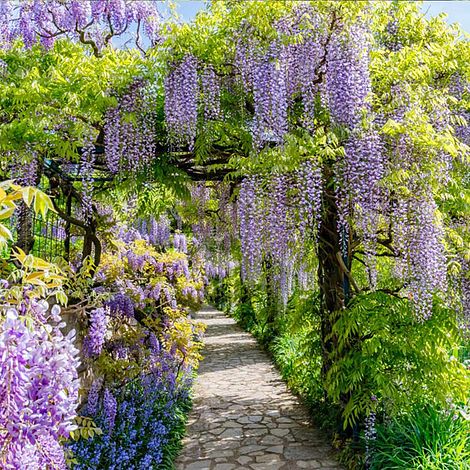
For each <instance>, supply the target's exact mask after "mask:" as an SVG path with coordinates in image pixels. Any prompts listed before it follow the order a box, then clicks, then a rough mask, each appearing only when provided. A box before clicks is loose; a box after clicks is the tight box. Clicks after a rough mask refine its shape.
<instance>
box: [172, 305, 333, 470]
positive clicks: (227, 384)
mask: <svg viewBox="0 0 470 470" xmlns="http://www.w3.org/2000/svg"><path fill="white" fill-rule="evenodd" d="M197 318H198V320H201V321H204V322H205V323H206V324H207V332H206V345H205V348H204V351H203V354H204V356H205V359H204V360H203V362H202V363H201V367H200V371H199V376H198V379H197V382H196V385H195V390H194V393H195V399H194V408H193V411H192V413H191V416H190V421H189V425H188V430H187V431H188V432H187V437H186V439H185V447H184V450H183V453H182V455H181V457H180V459H179V460H178V462H177V468H178V470H197V469H208V470H232V469H248V470H249V469H253V470H261V469H273V470H276V469H279V470H281V469H283V470H285V469H292V470H296V469H300V468H323V469H339V468H340V466H339V465H338V464H337V463H336V462H335V460H334V458H333V454H332V450H331V448H330V446H329V445H328V443H327V442H326V441H325V438H324V436H322V434H321V433H320V431H318V430H317V429H315V428H314V427H313V426H312V425H311V424H310V422H309V419H308V413H307V411H306V409H305V408H304V407H303V406H302V405H301V404H300V403H299V402H298V400H297V399H296V398H295V397H294V396H293V395H292V394H291V393H290V392H289V391H288V390H287V388H286V386H285V384H284V382H283V381H282V380H281V379H280V377H279V374H278V372H277V371H276V370H275V368H274V366H273V365H272V363H271V361H270V359H269V358H268V356H267V355H266V353H264V352H263V351H262V350H261V349H260V348H259V346H258V345H257V343H256V341H255V340H254V339H253V338H252V337H251V336H250V335H249V334H248V333H246V332H244V331H242V330H241V328H240V327H239V326H238V325H236V323H235V322H234V321H233V320H232V319H230V318H227V317H225V316H224V315H223V314H221V312H218V311H217V310H215V309H213V308H211V307H207V308H205V309H203V310H202V311H201V312H200V313H199V314H198V316H197Z"/></svg>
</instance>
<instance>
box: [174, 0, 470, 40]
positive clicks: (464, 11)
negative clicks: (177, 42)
mask: <svg viewBox="0 0 470 470" xmlns="http://www.w3.org/2000/svg"><path fill="white" fill-rule="evenodd" d="M176 3H177V5H178V11H179V13H180V15H181V16H182V17H183V18H184V19H185V20H187V21H190V20H191V19H192V18H194V15H195V14H196V13H197V11H198V10H200V9H201V8H203V7H204V4H205V2H204V1H203V0H199V1H198V0H177V1H176ZM423 3H424V4H423V12H426V14H427V16H436V15H438V14H439V13H447V15H448V19H447V20H448V21H449V23H455V22H457V23H460V25H461V26H462V28H463V29H464V30H465V31H467V32H468V33H470V1H465V0H463V1H427V2H423Z"/></svg>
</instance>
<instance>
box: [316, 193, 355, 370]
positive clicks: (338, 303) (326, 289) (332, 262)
mask: <svg viewBox="0 0 470 470" xmlns="http://www.w3.org/2000/svg"><path fill="white" fill-rule="evenodd" d="M318 238H319V240H318V279H319V283H320V314H321V341H322V354H323V367H322V375H323V378H326V375H327V373H328V371H329V370H330V368H331V354H332V352H333V351H334V350H335V349H336V345H337V338H335V337H334V336H331V332H332V327H333V324H334V322H335V321H336V318H337V315H338V313H339V312H341V310H343V309H344V308H345V306H346V304H347V301H348V298H347V297H348V291H349V283H348V279H347V277H346V276H345V273H344V270H343V269H342V268H341V266H340V263H339V261H338V256H341V257H342V250H341V240H340V237H339V234H338V207H337V205H336V200H335V194H334V190H332V189H326V190H325V193H324V199H323V215H322V220H321V226H320V231H319V237H318ZM343 261H344V264H345V265H346V266H349V265H350V262H349V260H348V259H344V258H343Z"/></svg>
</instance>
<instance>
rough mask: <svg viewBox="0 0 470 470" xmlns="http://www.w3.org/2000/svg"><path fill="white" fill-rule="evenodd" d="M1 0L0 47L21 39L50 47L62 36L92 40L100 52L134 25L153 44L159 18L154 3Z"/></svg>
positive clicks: (27, 43) (133, 0) (134, 0)
mask: <svg viewBox="0 0 470 470" xmlns="http://www.w3.org/2000/svg"><path fill="white" fill-rule="evenodd" d="M17 3H18V2H15V1H14V0H2V2H1V3H0V46H1V45H2V43H3V45H5V44H8V43H10V42H11V41H13V40H14V39H16V38H21V39H22V40H23V42H24V44H25V46H26V47H32V46H33V45H34V44H37V43H40V44H42V45H43V46H44V47H47V48H50V47H52V45H53V44H54V41H55V40H56V39H57V38H58V37H61V36H72V37H75V38H76V39H77V40H80V41H82V42H85V43H86V42H87V41H93V42H94V44H95V45H96V47H97V49H98V51H100V50H101V49H102V48H103V47H104V46H106V45H107V44H108V42H109V35H110V34H111V36H113V35H121V34H123V33H124V32H125V31H126V30H127V28H128V27H129V26H130V25H131V24H132V23H138V27H139V29H140V30H141V31H140V32H141V34H145V35H146V36H147V37H148V39H149V40H150V42H151V43H152V44H154V43H155V42H156V41H157V40H158V35H159V27H158V25H159V20H160V15H159V13H158V10H157V3H158V2H157V1H155V0H145V1H142V0H67V1H61V0H23V1H21V2H20V3H19V5H17Z"/></svg>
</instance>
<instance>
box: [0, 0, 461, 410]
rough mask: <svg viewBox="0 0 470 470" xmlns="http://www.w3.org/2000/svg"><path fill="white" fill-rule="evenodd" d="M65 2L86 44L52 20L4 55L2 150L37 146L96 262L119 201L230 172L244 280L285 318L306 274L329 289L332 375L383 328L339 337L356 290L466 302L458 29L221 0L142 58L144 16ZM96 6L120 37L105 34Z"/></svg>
mask: <svg viewBox="0 0 470 470" xmlns="http://www.w3.org/2000/svg"><path fill="white" fill-rule="evenodd" d="M45 3H47V2H45ZM53 3H54V5H55V4H56V3H57V5H58V4H61V5H62V2H53ZM75 3H76V2H75ZM91 3H92V4H93V2H91ZM105 3H106V2H96V4H102V5H105ZM136 3H139V4H142V8H143V6H144V3H146V2H136ZM149 3H150V2H149ZM127 4H128V5H130V4H131V3H129V2H128V3H127ZM61 8H62V7H61ZM129 8H130V7H129ZM28 11H29V10H25V11H24V12H23V11H21V12H20V15H26V14H29V13H28ZM63 13H64V15H65V17H67V15H66V11H65V10H64V12H63ZM68 13H69V14H70V15H72V20H73V21H72V23H73V24H75V28H72V33H71V32H70V31H69V32H68V33H69V34H73V35H75V36H76V38H77V39H78V41H79V44H78V45H77V44H73V43H70V42H68V41H65V40H64V41H58V42H57V43H56V44H54V45H52V44H50V43H49V42H51V41H52V40H53V39H54V38H55V37H56V36H57V37H60V36H61V35H64V36H65V35H67V31H68V30H67V24H68V23H67V22H64V24H63V25H61V24H60V21H59V18H55V17H54V15H52V17H50V18H49V20H50V21H51V23H52V25H53V26H54V27H55V28H56V29H55V30H53V31H50V35H49V37H46V38H45V39H44V41H43V42H44V43H45V44H44V45H45V46H46V47H48V48H49V49H48V50H44V49H42V48H41V47H40V46H39V45H34V41H32V40H30V38H29V37H26V36H25V37H23V39H24V42H25V45H26V46H27V47H30V48H31V49H29V50H25V49H24V48H23V47H22V45H21V44H16V45H13V46H12V47H11V48H9V49H7V50H5V51H2V52H1V55H0V57H1V58H2V61H3V62H2V63H5V64H6V68H5V70H6V71H5V72H4V74H5V76H6V77H7V79H6V80H5V81H4V82H3V83H2V85H0V100H1V104H2V106H1V109H0V149H1V150H2V152H3V155H4V157H5V158H6V161H8V162H15V163H16V162H17V161H18V155H21V160H20V161H21V165H20V167H21V170H20V171H22V172H24V171H25V168H30V165H36V163H35V162H34V161H33V162H32V161H31V155H34V156H35V157H34V159H37V160H38V161H39V162H40V165H39V167H40V168H43V169H44V170H43V171H42V174H41V172H40V173H39V174H37V175H36V176H35V178H36V179H38V178H40V176H45V177H46V178H47V180H48V184H49V187H50V190H51V192H52V193H53V194H55V195H57V196H59V195H61V196H62V197H65V198H66V199H67V198H69V199H67V201H70V198H73V199H74V201H76V204H75V209H76V212H75V213H74V212H73V211H72V210H71V208H70V203H69V202H67V204H69V205H68V206H66V207H65V208H62V207H60V206H58V205H57V206H56V209H57V211H58V213H59V215H60V216H61V217H62V218H63V219H64V220H65V221H66V223H68V224H71V225H74V226H76V227H79V228H81V230H82V234H84V235H85V237H84V238H85V240H84V245H83V255H84V256H88V255H91V254H92V253H94V256H95V264H98V262H99V254H100V240H99V234H97V230H98V229H99V221H100V214H99V205H98V204H97V201H99V200H100V198H101V200H103V201H106V193H111V194H112V196H111V198H109V197H108V202H109V199H112V198H113V194H114V195H115V194H116V193H115V191H116V188H119V190H120V191H122V193H126V194H132V193H137V192H139V193H140V194H141V195H142V194H144V193H145V194H146V196H145V197H144V196H141V197H140V198H139V202H140V203H142V210H143V212H145V211H147V212H149V211H151V208H152V204H154V202H155V201H154V200H153V199H152V197H153V194H154V193H155V191H156V188H157V187H159V186H160V185H165V186H167V187H169V188H171V190H172V191H173V192H172V194H176V195H177V196H178V195H180V194H181V188H182V187H183V186H184V185H185V184H186V183H188V181H190V180H193V181H198V182H207V181H213V180H215V181H224V182H229V183H231V184H232V186H234V185H235V183H236V185H237V190H236V191H235V192H236V195H235V196H236V199H237V206H238V212H237V214H236V216H235V215H234V214H233V213H231V215H232V216H233V219H232V220H231V223H232V224H233V225H236V224H239V230H240V233H239V235H240V244H241V254H240V256H239V258H240V264H241V275H242V277H243V281H244V283H245V285H246V286H253V285H255V284H256V283H264V284H266V285H267V289H266V290H267V292H268V299H269V309H270V312H269V314H270V316H269V319H270V320H271V321H272V322H274V320H275V313H276V312H278V313H279V312H282V311H283V309H284V308H285V304H286V303H287V299H288V298H289V295H290V294H291V293H292V292H293V290H294V289H295V288H297V287H298V286H300V285H302V283H303V280H305V279H306V280H307V283H309V284H310V285H309V288H310V289H312V288H318V291H319V294H320V305H321V308H320V311H321V314H320V317H321V331H322V346H323V366H324V367H323V368H324V376H325V378H326V377H328V376H329V379H328V380H329V381H330V384H331V383H333V384H334V383H336V382H335V381H336V378H335V373H337V370H335V369H334V368H333V366H334V361H338V360H339V359H338V357H339V356H338V351H339V349H341V348H345V349H346V350H347V349H348V348H349V349H353V348H360V347H361V344H362V343H363V342H364V341H365V340H367V339H370V338H367V337H361V336H360V335H358V334H357V335H356V334H354V333H353V334H352V335H350V336H349V337H348V341H347V344H346V345H345V344H344V338H340V337H339V334H338V332H337V331H338V330H337V328H336V326H337V325H338V322H339V321H340V320H341V318H342V314H343V312H344V311H345V310H346V309H347V308H348V306H350V303H351V302H352V300H353V299H354V298H355V297H360V298H366V297H367V295H368V294H369V293H374V292H381V293H383V294H385V295H386V296H390V298H391V299H394V298H396V297H399V298H400V300H401V299H402V298H404V299H409V303H410V304H411V305H412V308H413V309H414V312H415V314H416V319H417V320H416V321H425V320H426V319H427V318H429V317H430V316H431V315H432V310H433V305H435V304H436V303H445V304H447V305H448V306H449V307H451V308H453V309H455V310H458V311H460V313H462V312H464V311H467V312H468V305H467V304H465V299H467V297H465V296H461V297H460V298H461V299H464V300H463V301H460V300H457V301H455V302H454V303H453V304H452V303H451V302H450V301H449V300H448V299H447V298H446V297H445V295H444V294H443V293H444V292H445V291H446V289H448V288H449V287H448V285H447V284H448V280H449V278H450V277H452V276H454V277H455V279H457V281H456V282H455V283H454V284H453V285H454V287H455V286H456V287H455V288H456V289H457V290H459V289H462V286H464V283H463V282H462V281H461V279H462V278H463V277H464V276H466V275H467V273H466V266H468V256H469V254H468V243H467V242H468V214H469V210H468V207H469V206H468V204H469V203H468V147H467V144H468V127H467V123H466V121H465V116H466V115H468V110H466V106H467V105H466V103H467V102H468V79H469V75H470V71H469V69H468V64H469V63H470V61H469V58H470V57H469V56H470V49H469V46H468V42H467V41H464V40H460V38H459V32H458V31H457V30H455V29H451V28H448V27H447V26H445V24H444V23H443V22H442V21H439V20H435V21H431V22H427V21H425V20H424V19H423V18H421V17H420V15H419V13H418V10H417V7H416V6H415V5H411V4H407V3H403V4H400V2H393V3H392V4H388V3H385V2H370V3H369V2H368V3H367V4H366V3H364V2H358V3H357V4H356V3H354V4H351V3H349V2H344V3H343V2H269V3H263V2H236V1H233V2H232V1H226V2H220V1H214V2H213V3H212V4H211V6H210V8H209V11H208V12H203V13H201V14H199V15H198V17H197V18H196V20H195V22H194V23H192V24H190V25H187V24H176V23H170V24H168V25H167V27H166V28H164V29H163V30H161V31H160V32H159V35H158V38H157V37H156V36H155V37H153V36H152V37H153V39H152V40H153V43H154V44H153V47H152V48H151V49H149V50H148V51H147V52H146V54H145V55H141V54H140V53H138V52H136V51H119V50H112V49H110V48H109V47H106V46H107V45H108V43H109V42H110V40H111V38H112V36H113V35H114V34H115V33H116V31H122V30H124V29H125V28H127V22H128V21H131V20H132V21H137V23H138V25H139V26H138V28H140V24H141V23H142V22H143V21H144V17H145V15H146V14H148V12H147V13H146V12H144V10H142V11H140V10H135V11H134V10H129V11H127V13H126V14H124V13H122V12H116V11H111V10H110V11H108V12H107V11H106V10H103V11H101V10H99V11H98V10H97V11H92V10H90V11H89V12H88V11H84V12H79V13H73V12H72V10H70V11H69V12H68ZM31 14H32V13H31ZM73 15H75V16H73ZM77 15H78V16H77ZM80 15H81V16H80ZM87 15H90V18H92V19H93V21H95V23H96V24H99V22H102V23H103V24H104V27H105V28H106V30H107V31H108V34H105V35H104V36H103V35H98V36H93V34H94V35H96V34H98V33H97V32H96V30H95V29H93V28H94V27H92V26H91V25H90V26H87V25H88V23H87V22H86V21H85V19H86V18H87ZM113 15H114V16H113ZM392 17H393V18H396V19H395V20H390V18H392ZM69 19H70V18H69ZM90 21H91V20H90ZM82 23H83V24H82ZM38 24H39V22H38ZM152 24H153V23H152ZM49 26H50V25H49ZM117 26H119V28H118V27H117ZM40 28H42V32H40V34H39V37H41V38H43V37H44V30H45V29H47V28H48V27H47V28H45V27H44V25H39V29H40ZM86 28H91V29H90V31H91V32H90V34H89V35H88V36H87V33H86ZM152 28H153V29H152ZM147 29H148V30H149V31H150V32H151V33H152V34H153V31H154V29H155V27H154V26H152V25H151V24H149V25H147ZM137 31H140V29H138V30H137ZM35 33H37V31H36V32H34V31H33V32H31V37H35V36H34V34H35ZM56 33H57V35H56ZM92 33H93V34H92ZM4 34H6V33H4ZM11 34H13V35H14V33H11ZM110 34H111V36H110V37H109V35H110ZM116 34H117V33H116ZM45 36H47V31H46V34H45ZM103 37H104V42H103V44H100V43H99V40H98V39H99V38H103ZM139 39H140V38H139V37H138V38H137V45H138V46H139V48H141V45H140V42H139ZM46 40H48V41H46ZM88 46H90V48H91V49H86V48H87V47H88ZM84 47H85V49H84ZM90 51H91V53H90ZM467 107H468V106H467ZM18 116H21V119H18V118H17V117H18ZM37 116H39V117H40V119H39V120H37ZM25 129H26V131H25ZM25 137H26V140H27V141H28V145H27V146H24V145H23V141H24V140H25ZM31 149H34V152H33V151H31ZM48 162H52V163H48ZM9 172H10V166H7V167H5V173H9ZM74 175H75V176H74ZM461 188H463V190H462V189H461ZM113 192H114V193H113ZM209 197H210V196H209ZM233 199H235V197H234V198H233ZM200 204H201V205H202V206H203V207H204V210H203V211H202V214H203V215H204V216H206V215H207V214H210V215H212V216H213V214H214V211H207V210H206V205H207V195H206V196H204V197H202V198H201V200H200ZM216 206H217V204H216ZM218 209H219V207H218V206H217V209H216V210H215V212H217V210H218ZM225 215H227V214H225ZM222 226H223V224H218V225H217V227H218V228H219V229H222V228H221V227H222ZM206 235H207V238H208V239H207V240H203V242H207V243H206V244H207V245H208V246H210V241H211V240H210V237H211V236H212V234H211V233H208V234H206ZM228 249H230V250H233V253H234V255H235V256H237V252H238V247H237V246H234V245H233V244H232V245H231V246H229V247H228ZM449 261H451V262H452V270H449V265H448V262H449ZM459 279H460V280H459ZM312 286H314V287H312ZM361 296H362V297H361ZM457 297H458V296H457ZM405 301H406V300H405ZM371 302H372V301H371ZM406 302H408V301H406ZM351 328H352V329H354V325H353V326H351ZM332 387H333V388H335V387H334V386H332ZM369 392H370V395H372V394H373V393H374V391H373V390H369ZM340 398H341V399H342V400H343V402H344V404H345V405H346V404H347V403H348V404H349V406H350V407H351V408H352V407H353V406H354V404H352V405H351V403H350V398H351V396H350V395H349V394H348V393H342V394H341V397H340ZM346 406H347V405H346ZM367 406H368V405H366V407H367ZM371 406H372V405H371Z"/></svg>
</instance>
